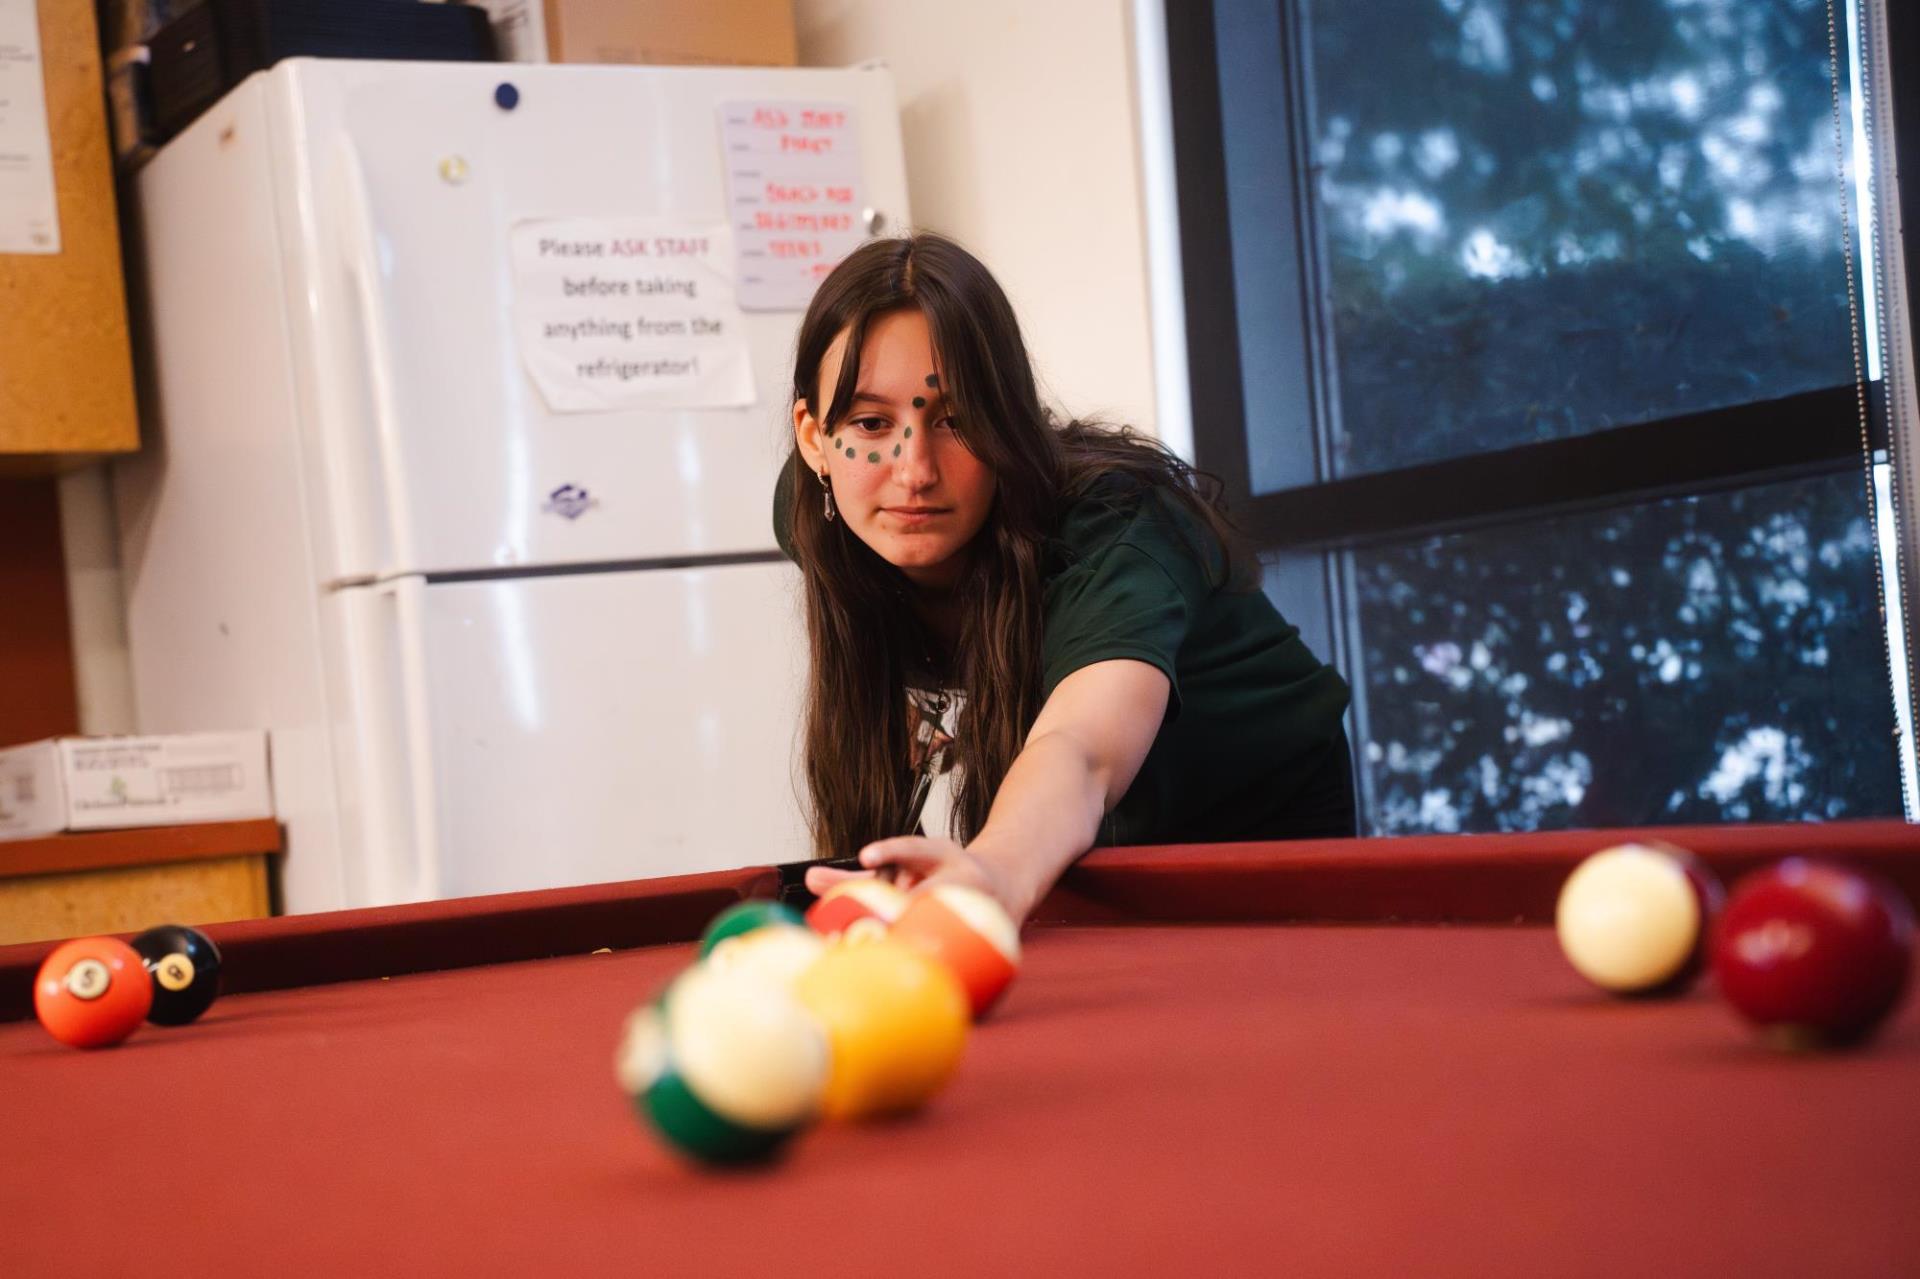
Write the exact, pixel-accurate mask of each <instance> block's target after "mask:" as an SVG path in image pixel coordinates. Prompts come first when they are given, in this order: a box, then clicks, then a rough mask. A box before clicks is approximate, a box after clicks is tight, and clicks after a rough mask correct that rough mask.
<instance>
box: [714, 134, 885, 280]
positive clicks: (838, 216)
mask: <svg viewBox="0 0 1920 1279" xmlns="http://www.w3.org/2000/svg"><path fill="white" fill-rule="evenodd" d="M855 125H856V121H855V119H854V113H853V108H852V107H850V106H846V105H843V104H839V103H832V102H785V101H781V102H729V103H726V104H725V105H723V106H722V107H721V108H720V137H721V145H722V147H723V148H724V154H725V159H726V166H727V208H728V210H729V212H730V213H731V214H732V218H733V234H734V239H735V242H736V243H737V244H738V246H739V252H740V263H739V268H738V278H739V286H740V305H741V306H743V307H745V308H746V309H747V310H749V311H804V310H806V308H807V303H808V302H810V301H811V300H812V299H813V291H814V289H815V288H816V287H818V285H819V283H820V281H821V280H823V279H825V278H826V275H827V273H828V272H829V271H831V270H833V268H834V267H836V266H838V265H839V264H840V261H841V259H842V258H844V257H846V256H847V255H848V254H849V253H852V252H853V251H854V250H855V249H857V248H859V247H860V243H861V241H862V240H864V239H865V238H866V225H865V219H864V217H863V204H862V198H863V193H862V186H863V174H862V170H861V165H860V133H859V130H858V129H857V128H856V127H855Z"/></svg>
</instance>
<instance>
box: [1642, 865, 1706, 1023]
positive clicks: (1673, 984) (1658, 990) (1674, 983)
mask: <svg viewBox="0 0 1920 1279" xmlns="http://www.w3.org/2000/svg"><path fill="white" fill-rule="evenodd" d="M1647 847H1649V848H1656V849H1659V850H1660V851H1661V852H1663V853H1665V854H1666V855H1667V856H1669V857H1671V858H1673V860H1674V861H1675V862H1677V863H1679V865H1680V869H1681V870H1682V871H1684V872H1685V873H1686V876H1687V882H1688V883H1689V884H1691V885H1692V886H1693V895H1694V896H1695V897H1696V898H1698V899H1699V902H1700V932H1699V935H1698V936H1696V937H1695V938H1694V939H1693V949H1692V950H1691V951H1689V952H1687V960H1686V962H1685V963H1683V964H1681V965H1680V968H1679V970H1678V971H1676V972H1675V973H1674V974H1673V976H1671V977H1669V978H1667V979H1666V980H1665V981H1663V982H1661V983H1660V984H1659V985H1658V986H1655V987H1653V988H1652V989H1651V990H1646V991H1642V992H1640V993H1641V994H1643V995H1648V996H1661V995H1677V994H1680V993H1682V992H1684V991H1685V990H1686V989H1687V988H1688V987H1690V986H1692V985H1693V983H1694V981H1695V980H1696V979H1697V978H1698V977H1699V976H1700V974H1701V972H1702V971H1704V970H1705V968H1706V966H1707V960H1708V952H1709V951H1710V950H1711V949H1712V945H1711V942H1712V939H1713V930H1714V927H1715V925H1716V924H1718V923H1719V920H1720V912H1721V911H1723V910H1725V909H1726V906H1727V890H1726V889H1724V888H1722V887H1721V886H1720V877H1719V876H1718V875H1716V874H1714V873H1713V871H1712V870H1711V869H1709V868H1708V866H1707V864H1706V863H1705V862H1703V861H1701V860H1700V859H1699V858H1698V857H1696V856H1694V855H1693V854H1692V853H1690V852H1688V851H1687V850H1686V849H1684V848H1680V847H1677V846H1676V845H1673V844H1668V843H1663V842H1660V841H1657V840H1656V841H1651V842H1649V843H1648V845H1647Z"/></svg>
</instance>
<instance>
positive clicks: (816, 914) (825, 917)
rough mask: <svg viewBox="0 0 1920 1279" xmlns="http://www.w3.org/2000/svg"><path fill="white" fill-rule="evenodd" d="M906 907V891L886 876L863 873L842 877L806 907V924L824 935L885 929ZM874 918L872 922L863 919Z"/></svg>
mask: <svg viewBox="0 0 1920 1279" xmlns="http://www.w3.org/2000/svg"><path fill="white" fill-rule="evenodd" d="M906 908H907V892H906V890H905V889H904V888H896V887H894V885H893V884H892V883H891V882H890V881H888V880H884V879H875V878H873V877H872V876H867V875H862V876H859V877H857V878H854V879H845V880H841V881H840V882H839V883H838V884H835V885H834V886H833V887H832V888H829V889H828V890H827V891H826V893H825V894H824V895H823V896H822V897H821V898H820V900H819V901H817V902H815V903H814V904H813V905H812V907H810V908H809V909H808V911H807V926H808V927H809V928H812V929H813V931H814V932H816V933H819V934H820V935H821V936H822V937H832V936H835V935H836V934H839V933H844V932H847V931H848V930H849V929H851V930H852V931H854V932H856V933H881V932H885V931H886V930H887V929H888V928H889V927H890V926H891V925H892V924H893V921H894V920H896V919H898V918H900V912H901V911H903V910H905V909H906ZM863 920H872V921H873V922H872V923H863V922H862V921H863Z"/></svg>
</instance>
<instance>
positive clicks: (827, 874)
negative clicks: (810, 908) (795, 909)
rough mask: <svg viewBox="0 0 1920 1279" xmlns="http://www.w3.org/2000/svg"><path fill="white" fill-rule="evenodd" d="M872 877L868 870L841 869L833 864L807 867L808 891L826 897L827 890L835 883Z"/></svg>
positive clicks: (816, 895)
mask: <svg viewBox="0 0 1920 1279" xmlns="http://www.w3.org/2000/svg"><path fill="white" fill-rule="evenodd" d="M871 878H873V877H872V876H871V875H870V874H868V873H867V872H866V871H859V870H839V869H837V868H835V867H832V866H809V867H807V891H808V892H810V893H812V894H813V895H814V896H815V897H824V896H826V893H827V890H828V889H830V888H832V887H833V886H834V885H835V884H839V883H843V882H845V881H846V880H849V879H871Z"/></svg>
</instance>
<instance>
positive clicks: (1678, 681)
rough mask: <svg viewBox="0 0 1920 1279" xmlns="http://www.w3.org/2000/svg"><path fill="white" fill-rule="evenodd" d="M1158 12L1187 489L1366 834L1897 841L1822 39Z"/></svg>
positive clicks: (1561, 23)
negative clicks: (1278, 613) (1174, 190)
mask: <svg viewBox="0 0 1920 1279" xmlns="http://www.w3.org/2000/svg"><path fill="white" fill-rule="evenodd" d="M1835 5H1836V23H1837V24H1838V25H1837V26H1836V34H1837V36H1838V39H1839V60H1840V67H1841V72H1842V76H1843V84H1842V89H1843V91H1845V90H1847V89H1849V88H1850V81H1849V80H1847V79H1846V77H1847V76H1848V75H1849V69H1850V67H1852V66H1853V65H1854V63H1853V61H1852V60H1851V59H1850V55H1849V45H1848V40H1847V34H1846V32H1847V30H1848V26H1847V24H1848V23H1849V21H1850V15H1849V13H1848V10H1847V8H1846V0H1835ZM1165 15H1166V34H1167V50H1168V63H1169V68H1170V76H1171V89H1172V95H1171V96H1172V101H1173V104H1174V107H1173V112H1172V116H1173V118H1172V129H1173V141H1174V152H1175V170H1176V173H1177V178H1178V201H1179V215H1180V258H1181V268H1182V274H1183V279H1184V289H1185V302H1186V326H1187V334H1188V343H1187V348H1188V349H1187V359H1188V366H1189V369H1190V374H1189V376H1190V382H1191V393H1192V402H1193V413H1194V422H1195V430H1194V435H1195V441H1194V445H1195V454H1196V460H1197V461H1198V462H1199V464H1200V465H1201V466H1202V467H1204V468H1206V469H1208V470H1211V471H1214V472H1216V473H1217V474H1219V475H1220V476H1221V477H1222V478H1223V479H1224V480H1225V481H1226V483H1227V486H1228V491H1229V493H1230V494H1231V495H1232V497H1233V498H1234V499H1235V512H1236V515H1237V516H1238V517H1239V519H1240V522H1241V523H1242V524H1243V525H1244V526H1246V527H1247V528H1248V529H1249V531H1250V532H1252V533H1253V534H1254V536H1255V538H1256V540H1257V541H1258V543H1259V544H1260V545H1261V546H1262V548H1263V549H1264V552H1265V556H1266V563H1267V568H1268V575H1267V580H1268V586H1269V593H1270V594H1272V595H1273V596H1274V597H1275V600H1276V602H1277V603H1278V604H1279V605H1280V607H1281V609H1282V611H1283V612H1285V613H1286V614H1287V615H1288V616H1289V618H1290V619H1292V620H1294V621H1296V622H1297V623H1299V624H1300V625H1301V626H1302V629H1303V630H1304V631H1305V632H1306V633H1307V635H1308V638H1309V640H1310V641H1311V642H1314V643H1315V644H1316V647H1317V648H1318V650H1319V651H1320V652H1321V653H1322V655H1323V656H1328V657H1330V658H1332V659H1333V660H1334V661H1335V662H1336V664H1337V665H1339V666H1340V668H1341V669H1342V672H1343V673H1344V674H1345V675H1346V676H1347V677H1348V680H1349V682H1350V683H1351V684H1353V686H1354V689H1355V710H1354V724H1353V729H1354V733H1353V735H1354V738H1355V743H1356V751H1357V755H1358V758H1357V760H1356V764H1357V766H1358V770H1359V774H1360V777H1361V780H1362V795H1363V816H1362V822H1363V827H1365V828H1367V829H1369V830H1371V831H1374V832H1376V833H1383V834H1390V833H1404V832H1416V831H1452V830H1525V829H1540V828H1551V827H1574V826H1600V825H1632V824H1660V823H1676V822H1712V821H1743V820H1796V819H1822V818H1833V817H1843V816H1846V817H1852V816H1874V815H1893V814H1898V813H1899V812H1900V811H1901V806H1902V787H1901V780H1900V779H1901V769H1902V767H1903V762H1904V761H1903V752H1901V751H1900V750H1899V749H1898V745H1899V744H1898V740H1897V738H1896V735H1895V733H1894V711H1893V698H1892V696H1891V692H1890V686H1889V682H1888V681H1889V675H1888V665H1889V651H1888V636H1887V632H1886V630H1885V628H1883V627H1882V625H1881V622H1880V612H1879V607H1878V601H1879V598H1880V592H1881V586H1880V582H1879V578H1878V577H1877V575H1876V567H1877V566H1876V549H1877V547H1876V526H1875V523H1874V520H1873V519H1872V507H1873V500H1874V494H1873V490H1872V488H1871V484H1870V480H1869V472H1868V470H1867V468H1866V467H1865V463H1864V459H1863V457H1862V438H1861V433H1862V422H1861V411H1860V407H1859V400H1858V395H1857V392H1856V385H1855V363H1854V347H1853V327H1854V325H1855V324H1856V323H1860V322H1864V326H1865V328H1866V329H1867V330H1868V331H1867V333H1866V338H1867V340H1868V342H1869V343H1872V342H1873V341H1874V340H1875V338H1876V334H1877V330H1875V329H1874V327H1873V323H1874V320H1875V318H1876V317H1875V316H1874V315H1873V314H1872V312H1873V309H1874V308H1873V306H1872V305H1869V306H1868V307H1867V308H1866V309H1865V312H1864V313H1861V314H1858V315H1852V314H1850V311H1849V306H1848V268H1849V263H1848V261H1847V259H1846V257H1845V255H1844V254H1843V241H1842V231H1841V204H1840V198H1839V197H1840V189H1841V188H1840V185H1839V179H1838V178H1837V176H1836V172H1835V165H1836V158H1837V154H1838V155H1839V156H1844V157H1845V159H1846V160H1847V162H1848V164H1849V166H1851V165H1852V164H1853V161H1854V158H1855V155H1854V150H1855V148H1854V143H1855V141H1856V139H1855V137H1854V136H1853V135H1854V130H1853V129H1852V128H1851V127H1845V128H1844V132H1843V138H1842V141H1843V143H1844V144H1845V150H1844V151H1841V152H1838V153H1837V152H1836V138H1835V121H1834V98H1833V90H1832V87H1831V83H1830V80H1829V74H1828V68H1829V60H1828V52H1829V47H1828V27H1827V22H1828V9H1827V4H1826V0H1368V2H1367V3H1365V4H1352V3H1336V2H1334V0H1289V2H1288V3H1275V2H1273V0H1267V2H1265V3H1258V2H1255V0H1214V3H1212V4H1206V3H1199V4H1190V3H1186V2H1185V0H1170V2H1169V3H1168V4H1166V6H1165ZM1868 33H1869V34H1870V35H1873V36H1874V38H1878V35H1877V34H1876V33H1874V32H1873V30H1872V28H1871V24H1868ZM1840 105H1841V110H1842V112H1843V113H1848V112H1850V109H1851V98H1850V95H1846V94H1844V92H1843V99H1842V102H1841V104H1840ZM1842 120H1843V126H1844V125H1847V124H1848V116H1847V115H1846V114H1843V117H1842ZM1849 172H1850V175H1851V167H1850V170H1849ZM1847 194H1848V197H1849V199H1850V200H1854V199H1856V198H1857V192H1856V190H1855V189H1854V188H1853V187H1852V186H1849V187H1848V189H1847ZM1851 212H1852V215H1853V217H1854V218H1855V219H1856V220H1857V219H1858V217H1859V208H1858V205H1857V204H1855V205H1854V206H1853V208H1852V210H1851ZM1869 244H1870V241H1869V242H1860V241H1856V244H1855V257H1854V261H1853V263H1852V267H1853V271H1854V274H1855V277H1856V278H1857V279H1861V280H1863V281H1864V280H1867V279H1869V278H1870V271H1869V268H1870V267H1871V266H1872V264H1873V262H1874V259H1873V258H1872V257H1871V256H1869V255H1867V254H1866V253H1865V252H1864V250H1865V249H1866V248H1867V247H1869ZM1867 296H1868V297H1869V298H1871V297H1872V296H1874V295H1872V294H1871V293H1869V294H1868V295H1867ZM1871 354H1874V352H1863V355H1871ZM1877 371H1878V366H1877V363H1875V364H1874V367H1873V368H1872V369H1866V368H1865V367H1864V366H1863V372H1877ZM1876 389H1877V388H1876ZM1875 403H1876V410H1875V412H1874V413H1873V414H1872V415H1871V420H1870V422H1869V423H1868V426H1869V428H1870V438H1869V443H1870V445H1871V446H1872V447H1873V448H1874V449H1876V450H1880V451H1881V452H1882V455H1884V450H1885V448H1886V435H1887V428H1886V423H1885V420H1884V419H1885V416H1886V414H1885V412H1884V406H1883V405H1880V404H1879V402H1878V401H1876V402H1875ZM1881 470H1882V471H1883V472H1884V470H1885V468H1884V467H1883V468H1881ZM1897 638H1898V637H1897V636H1896V637H1895V639H1896V640H1897ZM1895 655H1896V656H1898V654H1895Z"/></svg>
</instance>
